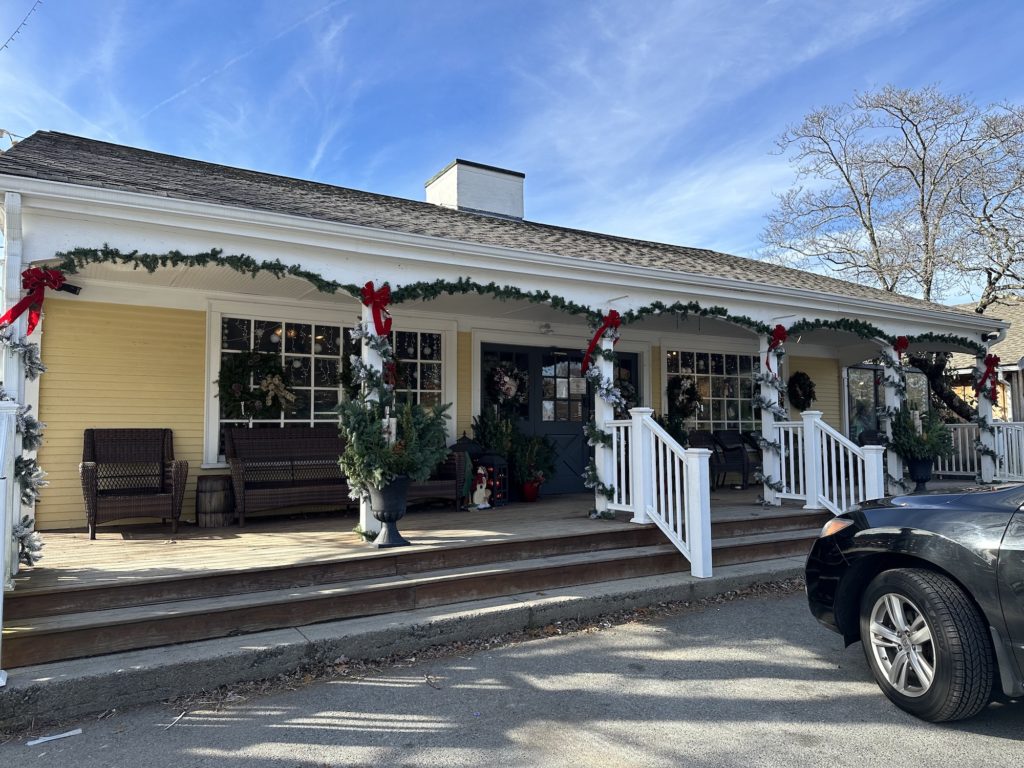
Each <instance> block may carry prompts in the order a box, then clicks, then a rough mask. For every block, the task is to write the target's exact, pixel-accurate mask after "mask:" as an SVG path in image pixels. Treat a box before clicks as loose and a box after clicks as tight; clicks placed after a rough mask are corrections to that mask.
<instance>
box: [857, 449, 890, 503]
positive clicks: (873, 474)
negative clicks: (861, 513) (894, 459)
mask: <svg viewBox="0 0 1024 768" xmlns="http://www.w3.org/2000/svg"><path fill="white" fill-rule="evenodd" d="M861 450H862V451H864V500H865V501H871V500H872V499H881V498H883V497H884V496H885V446H884V445H865V446H863V447H862V448H861Z"/></svg>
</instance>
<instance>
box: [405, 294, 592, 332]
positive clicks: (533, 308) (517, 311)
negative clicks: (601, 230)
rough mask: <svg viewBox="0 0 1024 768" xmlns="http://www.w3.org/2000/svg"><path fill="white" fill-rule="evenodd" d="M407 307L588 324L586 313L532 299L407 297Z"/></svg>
mask: <svg viewBox="0 0 1024 768" xmlns="http://www.w3.org/2000/svg"><path fill="white" fill-rule="evenodd" d="M399 306H400V307H401V309H403V310H409V311H417V312H436V313H438V314H441V315H444V316H446V317H452V316H454V315H469V316H474V317H489V318H492V319H497V320H500V319H501V318H508V319H509V320H529V321H533V322H536V323H552V324H561V325H565V324H570V325H571V324H578V325H579V326H580V327H581V328H586V325H587V320H586V318H585V317H583V316H582V315H570V314H569V313H568V312H560V311H558V310H557V309H553V308H552V307H551V306H550V305H548V304H535V303H533V302H530V301H511V300H509V301H503V300H501V299H496V298H494V297H492V296H480V295H477V294H466V295H462V296H438V297H437V298H436V299H431V300H429V301H406V302H404V303H402V304H401V305H399Z"/></svg>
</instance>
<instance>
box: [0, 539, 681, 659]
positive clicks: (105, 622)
mask: <svg viewBox="0 0 1024 768" xmlns="http://www.w3.org/2000/svg"><path fill="white" fill-rule="evenodd" d="M688 567H689V565H688V563H687V562H686V560H685V559H684V558H683V557H682V556H681V555H680V554H679V553H678V552H677V551H676V550H675V548H674V547H672V546H671V545H669V544H663V545H658V546H647V547H630V548H627V549H615V550H603V551H594V552H582V553H573V554H569V555H555V556H549V557H540V558H533V559H527V560H516V561H508V562H501V563H493V564H487V565H483V566H468V567H462V568H448V569H443V570H437V571H430V572H426V573H419V574H409V575H406V576H391V577H386V578H373V579H371V578H367V579H361V580H357V581H350V582H345V583H340V584H318V585H315V586H305V587H298V588H291V589H275V590H265V591H260V592H249V593H245V594H232V595H227V596H218V597H203V598H193V599H188V600H179V601H175V602H163V603H157V604H152V605H140V606H131V607H122V608H113V609H106V610H90V611H86V612H81V613H73V614H65V615H59V616H46V617H38V618H27V619H21V620H10V621H5V624H4V629H3V644H2V649H3V659H2V664H3V666H4V667H8V668H13V667H21V666H26V665H29V664H41V663H45V662H50V661H57V660H61V659H71V658H80V657H85V656H94V655H99V654H104V653H113V652H117V651H126V650H133V649H139V648H151V647H156V646H161V645H169V644H172V643H182V642H189V641H193V640H203V639H208V638H215V637H225V636H228V635H236V634H244V633H248V632H258V631H261V630H267V629H279V628H284V627H298V626H304V625H306V624H314V623H317V622H323V621H331V620H335V619H343V618H354V617H357V616H369V615H374V614H380V613H393V612H397V611H406V610H412V609H414V608H421V607H428V606H433V605H443V604H449V603H457V602H464V601H468V600H478V599H482V598H487V597H499V596H504V595H513V594H518V593H523V592H536V591H540V590H544V589H553V588H557V587H567V586H575V585H579V584H591V583H595V582H599V581H611V580H615V579H628V578H635V577H638V576H649V575H655V574H661V573H669V572H673V571H679V570H685V569H688Z"/></svg>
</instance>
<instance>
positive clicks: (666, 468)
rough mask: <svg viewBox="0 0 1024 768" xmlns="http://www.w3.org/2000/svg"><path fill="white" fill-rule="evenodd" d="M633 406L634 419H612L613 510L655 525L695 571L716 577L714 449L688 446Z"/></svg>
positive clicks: (608, 426)
mask: <svg viewBox="0 0 1024 768" xmlns="http://www.w3.org/2000/svg"><path fill="white" fill-rule="evenodd" d="M652 413H653V411H652V410H651V409H650V408H633V409H632V410H631V411H630V415H631V416H632V418H631V419H630V420H629V421H623V420H619V421H610V422H606V423H605V428H606V429H607V431H609V432H610V433H611V436H612V444H611V447H610V451H609V453H610V457H611V460H612V463H613V468H612V472H611V474H610V476H611V477H612V478H613V480H614V483H613V484H614V494H613V498H612V499H611V500H610V502H609V505H608V506H609V508H610V509H613V510H621V511H628V512H632V513H633V522H637V523H654V524H655V525H656V526H658V528H659V529H660V530H661V532H662V533H664V534H665V536H666V538H668V540H669V541H671V542H672V543H673V544H674V545H675V547H676V549H678V550H679V551H680V552H681V553H682V554H683V556H684V557H685V558H686V559H687V560H689V561H690V572H691V573H692V574H693V575H694V576H697V577H699V578H708V577H710V576H711V476H710V471H709V461H710V458H711V452H710V451H708V450H706V449H704V448H690V449H684V448H683V447H682V446H681V445H680V444H679V443H677V442H676V441H675V440H674V439H673V438H672V436H671V435H669V433H668V432H666V431H665V430H664V429H662V428H661V426H659V425H658V423H657V422H656V421H655V420H654V419H653V418H652V417H651V414H652Z"/></svg>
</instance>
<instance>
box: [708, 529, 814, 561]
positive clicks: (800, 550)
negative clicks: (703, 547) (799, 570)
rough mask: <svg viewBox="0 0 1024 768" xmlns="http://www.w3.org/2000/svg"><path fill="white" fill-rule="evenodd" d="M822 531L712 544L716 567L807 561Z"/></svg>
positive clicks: (737, 538)
mask: <svg viewBox="0 0 1024 768" xmlns="http://www.w3.org/2000/svg"><path fill="white" fill-rule="evenodd" d="M819 532H820V529H818V528H813V529H804V530H798V531H773V532H771V533H759V534H754V535H751V536H730V537H728V538H724V539H715V540H713V541H712V542H711V562H712V564H713V565H716V566H717V565H736V564H738V563H756V562H758V561H760V560H774V559H775V558H778V557H806V556H807V555H808V554H809V553H810V551H811V547H812V546H813V545H814V542H815V541H816V540H817V538H818V533H819Z"/></svg>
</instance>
